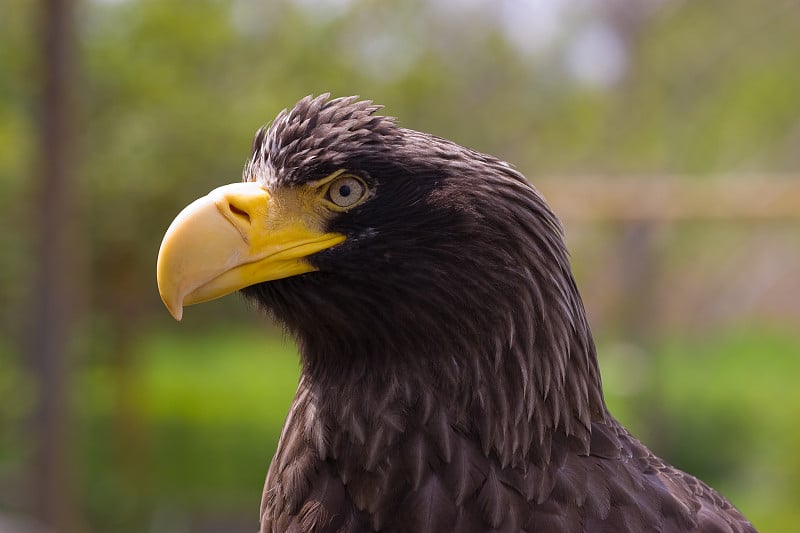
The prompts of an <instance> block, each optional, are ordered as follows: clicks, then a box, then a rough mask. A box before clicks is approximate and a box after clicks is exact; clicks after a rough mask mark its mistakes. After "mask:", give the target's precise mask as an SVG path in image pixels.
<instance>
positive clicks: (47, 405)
mask: <svg viewBox="0 0 800 533" xmlns="http://www.w3.org/2000/svg"><path fill="white" fill-rule="evenodd" d="M73 8H74V3H73V0H41V2H40V9H41V12H40V37H39V42H40V43H41V50H40V61H39V63H40V65H41V71H40V72H41V93H40V107H39V112H40V120H39V127H40V130H39V149H38V152H37V158H38V161H37V166H36V169H37V173H38V174H37V176H36V178H37V179H36V187H37V189H36V192H35V196H34V203H33V206H34V209H33V210H32V213H31V216H32V219H33V220H32V223H33V224H34V226H33V227H34V228H35V229H34V231H36V232H37V234H36V237H37V238H38V241H37V243H36V248H35V249H34V253H35V254H36V255H35V261H34V264H35V265H36V271H35V272H33V276H34V277H33V300H32V313H33V315H32V321H31V324H30V326H29V330H28V336H29V341H28V343H27V344H28V347H29V348H28V349H29V350H30V352H29V354H28V357H29V361H30V363H31V369H32V372H33V377H34V380H35V383H36V386H37V400H38V402H37V405H36V408H35V411H34V413H33V420H32V431H33V437H34V439H35V440H34V446H35V452H34V455H33V468H32V487H31V488H32V490H33V505H34V511H35V513H36V515H37V516H38V517H39V519H40V520H41V521H42V522H43V523H45V524H47V525H48V526H50V527H52V528H53V529H54V530H56V531H59V532H71V531H74V530H75V529H76V523H77V518H76V516H77V513H76V508H75V501H76V494H75V485H74V480H73V479H72V476H71V472H70V463H71V461H70V459H71V448H70V423H69V414H70V398H69V383H70V379H69V374H70V362H69V360H70V357H69V356H70V352H71V349H72V347H73V346H74V339H73V338H72V335H71V334H72V331H73V329H74V325H75V323H76V320H77V318H78V317H77V316H76V311H77V309H76V307H77V308H78V309H79V307H80V306H73V304H72V303H73V302H74V301H75V300H74V296H76V295H74V294H72V291H73V289H74V283H75V280H76V278H77V277H78V276H77V269H76V268H75V265H76V264H77V263H76V261H78V260H79V258H78V257H76V248H77V247H76V246H75V245H76V241H77V237H78V234H77V231H76V229H77V209H76V199H77V197H76V192H77V191H76V188H77V183H76V182H75V157H74V154H75V142H74V139H75V133H76V132H75V128H74V116H73V113H74V97H75V92H74V87H73V85H74V80H75V68H74V66H75V57H74V52H75V35H74V12H73Z"/></svg>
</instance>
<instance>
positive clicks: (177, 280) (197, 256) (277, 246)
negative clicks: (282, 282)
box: [156, 182, 345, 320]
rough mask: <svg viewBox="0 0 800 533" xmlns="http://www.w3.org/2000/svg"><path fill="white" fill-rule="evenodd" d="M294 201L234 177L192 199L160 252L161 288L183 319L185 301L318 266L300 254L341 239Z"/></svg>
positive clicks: (175, 314)
mask: <svg viewBox="0 0 800 533" xmlns="http://www.w3.org/2000/svg"><path fill="white" fill-rule="evenodd" d="M300 206H301V203H299V202H296V201H286V202H274V201H273V198H272V197H271V196H270V194H269V193H268V192H267V191H266V190H265V189H264V188H263V187H262V186H261V185H260V184H257V183H252V182H250V183H234V184H231V185H225V186H223V187H220V188H218V189H215V190H213V191H211V193H209V194H208V195H207V196H204V197H203V198H200V199H198V200H195V201H194V202H192V203H191V204H189V205H188V206H187V207H186V208H185V209H184V210H183V211H181V212H180V214H179V215H178V216H177V217H176V218H175V220H174V221H173V222H172V224H171V225H170V227H169V229H168V230H167V233H166V234H165V235H164V240H163V241H162V242H161V249H160V250H159V252H158V266H157V274H156V276H157V280H158V291H159V293H160V294H161V299H162V300H163V301H164V304H165V305H166V306H167V309H168V310H169V312H170V313H171V314H172V316H173V317H175V319H176V320H180V319H181V317H182V316H183V306H184V305H191V304H196V303H201V302H206V301H208V300H213V299H214V298H219V297H220V296H224V295H226V294H229V293H231V292H234V291H236V290H239V289H242V288H244V287H247V286H249V285H254V284H256V283H261V282H263V281H271V280H276V279H281V278H288V277H290V276H296V275H298V274H304V273H306V272H311V271H314V270H316V269H315V268H314V267H313V266H311V265H310V264H309V263H308V262H306V261H305V258H306V257H308V256H309V255H311V254H314V253H316V252H319V251H321V250H325V249H327V248H330V247H331V246H334V245H336V244H339V243H340V242H342V241H344V240H345V237H344V235H341V234H338V233H324V232H322V231H321V230H319V229H318V228H315V227H310V226H311V225H312V224H313V221H314V220H315V217H314V216H309V213H305V212H301V211H302V208H301V207H300Z"/></svg>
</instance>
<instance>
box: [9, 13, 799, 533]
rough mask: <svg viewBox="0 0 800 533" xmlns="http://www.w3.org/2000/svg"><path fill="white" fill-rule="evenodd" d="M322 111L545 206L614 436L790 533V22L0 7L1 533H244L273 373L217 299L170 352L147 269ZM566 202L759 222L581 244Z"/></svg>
mask: <svg viewBox="0 0 800 533" xmlns="http://www.w3.org/2000/svg"><path fill="white" fill-rule="evenodd" d="M322 92H332V93H333V94H334V95H349V94H360V95H362V96H363V97H366V98H370V99H373V100H375V101H376V102H379V103H382V104H384V105H385V106H386V113H387V114H390V115H393V116H397V117H399V120H400V123H401V124H402V125H404V126H407V127H411V128H414V129H419V130H424V131H429V132H432V133H435V134H437V135H440V136H444V137H448V138H450V139H453V140H455V141H457V142H459V143H461V144H464V145H467V146H470V147H472V148H475V149H478V150H481V151H485V152H489V153H492V154H494V155H497V156H499V157H501V158H503V159H506V160H508V161H510V162H511V163H513V164H514V165H515V166H516V167H517V168H519V169H520V170H521V171H522V172H523V173H525V174H526V175H527V176H528V177H529V178H530V179H531V180H532V181H533V182H534V183H535V184H536V185H537V186H539V187H540V188H541V190H542V191H543V192H544V194H545V196H547V197H551V193H552V198H554V199H555V198H557V199H558V202H555V201H554V202H553V207H554V208H555V210H556V212H557V213H573V214H572V215H570V216H565V219H564V223H565V226H566V232H567V240H568V243H569V246H570V249H571V251H572V256H573V263H574V269H575V273H576V277H577V279H578V284H579V287H580V288H581V290H582V292H583V295H584V299H585V301H586V305H587V308H588V311H589V314H590V320H591V322H592V325H593V329H594V331H595V332H596V337H597V340H598V344H599V353H600V362H601V366H602V370H603V376H604V383H605V386H606V395H607V399H608V403H609V405H610V407H611V409H612V411H613V412H614V413H615V414H616V416H617V417H618V418H619V419H620V420H621V421H622V422H623V423H624V424H626V425H627V426H628V427H629V428H630V429H631V430H632V431H633V432H634V433H635V434H636V435H637V436H639V437H640V438H641V439H642V440H643V441H644V442H646V443H647V444H648V445H649V446H650V447H651V448H652V449H653V450H654V451H655V452H656V453H658V454H659V455H662V456H664V457H665V458H666V459H668V460H669V461H671V462H673V463H674V464H676V465H677V466H679V467H681V468H683V469H685V470H688V471H689V472H691V473H693V474H695V475H698V476H699V477H701V478H703V479H704V480H706V481H707V482H709V483H710V484H711V485H713V486H715V487H717V488H718V489H719V490H720V491H721V492H723V493H724V494H726V495H727V496H728V497H729V498H730V499H731V500H732V501H733V502H734V503H735V504H736V505H737V506H739V507H740V508H741V510H742V511H743V512H744V513H745V514H746V515H748V516H749V517H750V518H751V519H752V520H753V522H754V524H755V525H756V526H757V527H758V528H760V529H761V530H762V531H775V532H792V531H797V524H798V523H800V506H798V501H800V454H798V453H797V451H798V450H799V449H800V423H798V421H799V420H800V388H798V386H797V383H796V382H797V378H798V376H800V325H799V324H800V212H796V211H793V208H792V206H797V205H798V202H797V200H798V198H792V197H785V198H782V200H783V201H784V202H785V203H784V207H782V208H781V207H780V206H778V205H777V204H775V205H773V204H772V203H770V202H768V201H766V200H764V198H766V196H762V194H761V192H760V191H762V190H763V191H765V194H766V191H768V190H770V188H771V187H773V186H774V185H775V184H783V186H788V189H787V190H789V191H795V192H797V191H800V189H798V187H797V184H798V180H800V2H798V1H776V2H753V1H748V0H725V1H721V0H716V1H712V0H692V1H681V0H647V1H641V0H613V1H600V0H531V1H523V0H430V1H427V2H425V1H420V0H417V1H410V2H404V3H402V4H401V3H399V2H396V3H390V2H379V1H376V0H371V1H370V0H329V1H323V0H273V1H261V0H194V1H192V2H188V1H185V0H184V1H180V0H82V1H79V0H74V1H69V0H42V1H38V2H37V1H33V0H0V250H2V252H1V253H0V295H1V296H0V303H1V304H2V305H0V531H2V532H3V533H19V532H22V531H26V532H45V531H57V532H64V533H73V532H100V531H114V532H121V533H126V532H152V533H160V532H170V533H183V532H186V533H207V532H208V533H210V532H223V531H224V532H247V531H255V530H256V529H257V519H258V513H257V510H258V503H259V499H260V494H261V487H262V483H263V479H264V475H265V473H266V470H267V467H268V464H269V460H270V458H271V456H272V453H273V452H274V449H275V445H276V443H277V439H278V435H279V431H280V427H281V425H282V422H283V418H284V416H285V414H286V412H287V409H288V405H289V402H290V401H291V397H292V394H293V392H294V389H295V386H296V383H297V375H298V372H299V367H298V360H297V356H296V351H295V347H294V345H293V343H292V341H291V340H290V339H285V338H283V337H282V336H281V334H280V331H279V330H278V329H276V328H275V326H274V325H272V324H270V323H269V321H268V320H267V319H266V318H265V317H263V316H260V315H259V313H258V312H256V311H255V310H254V309H249V308H248V307H247V306H246V305H245V304H244V303H243V301H242V300H241V299H240V298H239V297H235V296H234V297H228V298H225V299H222V300H219V301H215V302H212V303H209V304H206V305H203V306H199V307H196V308H189V309H187V311H186V315H185V318H184V320H183V322H182V323H180V324H179V323H176V322H174V321H173V320H172V319H171V317H170V316H169V315H168V313H167V312H166V310H165V309H163V308H162V306H161V303H160V301H159V297H158V294H157V291H156V287H155V259H156V254H157V251H158V246H159V244H160V241H161V237H162V235H163V233H164V231H165V229H166V227H167V226H168V224H169V222H170V221H171V220H172V218H173V217H174V216H175V214H176V213H177V212H178V211H179V210H180V209H181V208H182V207H183V206H184V205H186V204H187V203H188V202H190V201H191V200H193V199H194V198H196V197H198V196H200V195H202V194H204V193H205V192H207V191H208V190H210V189H211V188H213V187H216V186H218V185H221V184H224V183H229V182H232V181H236V180H238V179H239V175H240V172H241V168H242V166H243V163H244V161H245V159H246V157H247V156H248V151H249V147H250V141H251V138H252V135H253V133H254V132H255V130H256V129H257V128H258V127H260V126H261V125H263V124H265V123H268V122H269V121H270V120H271V118H272V117H274V116H275V114H276V113H277V112H278V111H279V110H280V109H282V108H283V107H287V106H291V105H292V104H293V103H294V102H295V101H296V100H298V99H299V98H300V97H302V96H304V95H306V94H319V93H322ZM667 176H669V178H667ZM577 177H580V179H582V180H586V181H585V183H590V184H592V187H593V188H592V190H593V191H601V192H602V191H603V190H604V189H605V187H604V184H606V183H608V184H609V190H613V189H612V188H611V185H610V184H612V183H618V181H619V179H621V178H622V179H624V180H625V183H627V184H628V185H630V186H631V187H633V188H634V189H633V190H634V191H638V190H639V189H637V188H636V187H642V188H641V191H642V192H641V193H640V196H641V200H642V202H646V201H649V200H653V198H649V197H647V196H648V194H649V195H652V194H653V193H652V190H653V189H648V188H647V187H648V185H650V184H654V183H656V184H657V183H661V182H663V181H664V180H671V181H670V183H673V182H674V183H677V184H678V186H679V187H685V188H689V190H691V187H692V185H693V184H700V183H711V184H712V185H713V187H715V189H714V190H715V191H718V192H719V194H722V193H724V192H728V191H729V189H730V190H731V191H733V190H734V189H736V190H739V189H737V188H736V187H739V185H741V184H744V185H746V187H745V189H743V190H745V191H750V193H747V194H749V195H750V196H748V197H739V198H737V199H735V200H736V201H735V202H734V204H735V205H739V206H740V208H738V209H736V208H732V209H730V210H729V212H728V211H725V212H724V213H723V215H722V216H715V217H704V216H703V214H702V210H701V212H699V213H694V214H693V215H691V216H684V217H677V218H675V217H671V216H668V215H664V211H665V209H666V211H669V209H668V207H669V206H667V208H665V207H664V206H663V205H662V206H661V207H660V208H659V207H658V201H657V200H658V198H655V200H656V202H655V204H654V205H655V206H656V207H655V208H654V210H653V211H652V214H651V215H652V216H651V215H648V214H646V215H645V216H637V217H627V216H626V215H625V206H624V205H623V206H622V208H620V209H621V211H620V210H617V209H616V208H613V209H605V210H604V209H602V205H603V202H605V201H608V198H612V199H613V195H606V196H603V195H602V194H600V195H598V196H597V198H596V199H595V198H593V199H592V200H593V204H597V205H599V206H600V207H601V209H599V212H601V215H598V216H591V217H582V216H580V215H575V214H574V213H575V210H574V209H572V210H571V209H570V207H571V206H572V207H574V205H573V204H572V199H571V196H570V195H569V194H566V195H565V194H563V190H564V189H563V187H564V186H566V185H569V184H574V183H584V182H576V181H575V179H576V178H577ZM729 184H731V186H729ZM732 184H736V187H733V185H732ZM748 187H749V188H748ZM578 190H580V188H579V189H578ZM559 191H562V193H561V194H559ZM647 191H651V192H649V193H648V192H647ZM637 194H639V193H637ZM741 194H745V193H741ZM792 194H793V193H792ZM784 196H786V195H784ZM737 202H738V203H737ZM636 203H638V202H637V201H636V200H634V201H632V202H629V204H636ZM712 203H713V202H712ZM648 205H649V204H648ZM786 205H788V206H789V207H788V208H787V207H786ZM741 206H745V208H741ZM750 206H752V207H754V208H755V211H754V212H751V211H750V209H749V207H750ZM709 207H710V208H711V207H714V206H713V205H709ZM659 209H660V211H659ZM781 209H782V210H781ZM602 213H605V214H602ZM754 213H755V214H754Z"/></svg>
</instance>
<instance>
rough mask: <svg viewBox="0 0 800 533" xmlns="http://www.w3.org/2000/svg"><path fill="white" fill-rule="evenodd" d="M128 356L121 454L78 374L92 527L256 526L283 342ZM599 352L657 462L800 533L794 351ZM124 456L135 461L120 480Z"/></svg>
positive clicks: (110, 378) (290, 388) (103, 409)
mask: <svg viewBox="0 0 800 533" xmlns="http://www.w3.org/2000/svg"><path fill="white" fill-rule="evenodd" d="M135 350H136V352H137V359H138V361H139V363H138V366H137V368H136V370H135V372H133V375H128V376H125V379H128V380H130V382H131V383H132V384H133V385H132V387H131V388H132V389H133V390H135V398H136V399H137V400H138V399H141V401H137V402H133V405H135V406H136V407H135V409H137V410H138V411H137V412H135V413H133V414H132V415H131V414H129V415H128V417H129V418H131V419H132V420H133V421H134V423H133V426H137V427H138V429H136V430H135V431H133V432H132V434H133V436H132V437H131V439H132V441H131V442H129V443H125V442H122V443H120V442H116V443H115V442H114V441H113V440H112V439H114V438H115V437H114V435H116V434H117V433H118V432H115V431H113V430H112V429H114V428H115V426H114V424H119V423H120V422H119V419H120V417H121V416H122V419H123V421H122V423H123V424H125V423H126V422H125V416H124V415H120V413H118V412H117V413H115V412H114V407H113V406H114V401H113V399H112V395H113V394H114V390H116V389H115V386H117V385H118V384H117V383H116V381H115V380H117V379H118V378H115V377H114V375H113V373H112V370H111V368H110V367H104V366H102V365H90V367H89V368H88V369H87V370H85V371H83V372H82V373H81V374H80V387H79V388H80V390H81V391H83V392H82V396H81V399H82V401H81V403H80V406H81V418H82V420H83V422H82V424H83V427H84V438H85V439H86V441H87V442H86V446H84V447H83V453H84V454H85V455H84V457H83V463H84V464H85V465H86V475H85V480H86V482H87V483H91V484H92V485H86V486H85V487H84V490H85V492H86V495H87V496H88V498H87V501H88V502H89V505H90V506H91V509H88V511H89V516H92V517H93V520H96V521H97V522H98V523H102V524H105V525H106V526H107V527H110V528H116V529H118V530H122V529H124V527H125V524H126V523H128V522H129V521H133V522H135V521H136V520H137V519H141V516H147V515H148V514H152V513H153V512H154V511H153V510H154V509H170V510H173V512H174V510H175V509H177V510H179V512H183V513H186V514H188V515H190V514H192V513H194V512H197V510H206V511H209V512H215V513H225V512H227V513H230V514H239V513H246V515H247V516H250V513H252V516H253V517H254V520H255V511H256V509H257V506H258V500H259V498H260V490H261V486H262V483H263V479H264V476H265V474H266V470H267V467H268V465H269V461H270V459H271V457H272V454H273V453H274V450H275V446H276V444H277V440H278V437H279V434H280V428H281V426H282V424H283V420H284V418H285V416H286V413H287V411H288V408H289V404H290V402H291V398H292V396H293V394H294V390H295V388H296V385H297V379H298V375H299V362H298V357H297V353H296V348H295V346H294V345H293V343H292V342H291V341H289V340H285V339H282V338H281V337H280V336H278V335H276V333H275V332H274V331H273V330H271V329H268V328H265V330H264V331H263V332H259V331H258V330H254V329H247V328H243V327H225V328H219V329H213V330H209V331H203V332H197V331H192V330H191V329H188V328H182V327H171V328H169V329H161V330H156V331H151V332H149V333H147V334H146V335H143V336H142V337H140V339H139V341H138V343H137V345H136V347H135ZM599 353H600V361H601V367H602V371H603V379H604V383H605V386H606V396H607V401H608V403H609V407H610V408H611V410H612V412H613V413H614V414H615V416H617V417H618V418H619V419H620V421H621V422H623V423H624V424H626V425H627V426H628V427H629V428H630V429H631V430H632V432H633V433H634V434H635V435H637V436H638V437H639V438H640V439H641V440H643V441H644V442H645V443H646V444H648V445H649V446H650V447H651V448H652V449H653V450H654V451H655V452H656V453H658V454H660V455H663V456H664V457H666V458H667V459H668V460H669V461H671V462H673V463H674V464H676V465H677V466H679V467H681V468H683V469H685V470H687V471H689V472H691V473H693V474H695V475H698V476H699V477H701V478H703V479H704V480H706V481H707V482H708V483H709V484H711V485H712V486H715V487H716V488H718V489H719V490H720V491H721V492H723V493H724V494H726V495H727V496H729V497H730V498H731V499H732V500H733V501H734V502H735V503H736V505H737V506H738V507H740V508H741V509H742V511H743V512H744V513H745V514H747V515H748V516H749V517H751V519H752V520H753V521H754V523H755V524H756V526H757V527H759V528H761V529H762V530H764V531H791V530H792V527H793V524H796V523H798V522H800V510H798V508H797V505H796V502H795V501H794V500H793V498H792V497H791V495H792V494H797V493H798V491H800V459H798V457H797V454H796V453H795V452H796V450H797V449H798V448H800V429H798V427H797V426H790V427H787V426H786V422H785V421H786V420H798V418H799V417H798V415H800V389H798V388H797V387H796V386H795V383H794V382H795V380H796V376H797V375H798V374H799V373H800V339H798V338H797V337H796V336H795V335H792V334H791V333H790V332H788V331H780V330H774V329H766V328H765V329H749V330H738V331H730V332H722V333H718V334H715V335H714V336H711V337H704V338H697V337H695V338H689V337H683V338H681V337H672V338H667V339H664V340H663V341H661V342H658V343H656V344H655V345H654V346H653V347H651V348H650V349H649V350H646V351H645V350H639V351H637V350H633V349H631V347H629V346H627V347H626V346H624V345H620V344H618V343H615V342H612V341H611V340H601V341H600V342H599ZM115 420H116V422H115ZM117 429H118V428H117ZM128 429H130V428H128ZM122 433H123V434H124V433H125V431H123V432H122ZM137 433H138V434H137ZM126 445H127V446H129V447H135V448H136V451H135V452H134V456H135V457H134V459H133V460H132V461H131V463H132V467H131V468H130V469H129V471H128V473H127V474H125V468H124V467H123V468H120V461H121V459H120V457H121V456H124V455H125V454H124V453H120V449H123V450H124V449H125V447H126ZM134 445H135V446H134ZM742 458H746V461H747V462H746V463H742ZM122 462H123V463H124V460H123V461H122ZM198 465H200V466H198ZM123 466H124V465H123ZM120 472H123V475H122V476H120ZM120 501H125V502H127V508H126V507H125V506H123V507H122V510H120V506H119V502H120ZM110 502H114V503H115V504H116V505H115V506H113V507H106V504H107V503H110ZM107 508H114V509H115V513H114V515H113V516H104V512H105V509H107ZM120 513H122V514H120ZM126 513H129V514H130V516H125V515H126ZM137 517H138V518H137Z"/></svg>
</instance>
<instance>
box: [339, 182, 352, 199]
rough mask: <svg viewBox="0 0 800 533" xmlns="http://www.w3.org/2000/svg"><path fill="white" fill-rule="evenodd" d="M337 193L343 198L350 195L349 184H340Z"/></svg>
mask: <svg viewBox="0 0 800 533" xmlns="http://www.w3.org/2000/svg"><path fill="white" fill-rule="evenodd" d="M339 194H340V195H341V196H343V197H345V198H347V197H348V196H350V186H349V185H342V186H341V187H339Z"/></svg>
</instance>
